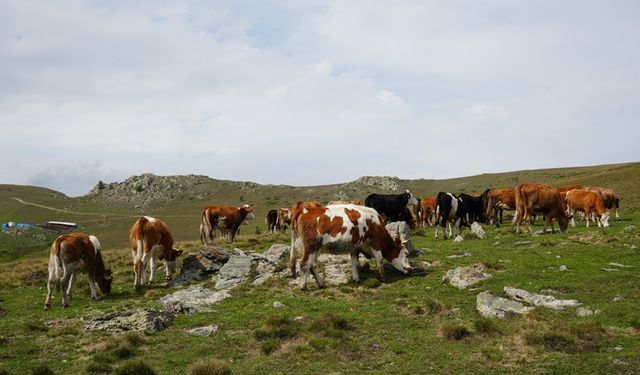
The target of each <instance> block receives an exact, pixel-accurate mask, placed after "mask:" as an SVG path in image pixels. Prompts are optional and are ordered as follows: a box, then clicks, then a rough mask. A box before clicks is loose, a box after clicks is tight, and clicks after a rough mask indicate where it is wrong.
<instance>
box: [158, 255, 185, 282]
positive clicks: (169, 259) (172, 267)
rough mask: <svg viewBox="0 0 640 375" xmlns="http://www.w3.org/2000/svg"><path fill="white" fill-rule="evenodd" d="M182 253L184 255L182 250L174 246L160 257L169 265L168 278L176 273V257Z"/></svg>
mask: <svg viewBox="0 0 640 375" xmlns="http://www.w3.org/2000/svg"><path fill="white" fill-rule="evenodd" d="M165 255H166V256H165ZM180 255H182V250H178V249H176V248H172V249H171V251H169V253H168V254H162V255H160V256H159V257H158V259H159V260H164V264H165V266H166V267H167V277H166V278H167V279H170V278H171V276H169V275H173V274H174V273H176V259H177V258H178V257H179V256H180Z"/></svg>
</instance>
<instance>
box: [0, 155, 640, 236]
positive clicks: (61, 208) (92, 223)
mask: <svg viewBox="0 0 640 375" xmlns="http://www.w3.org/2000/svg"><path fill="white" fill-rule="evenodd" d="M525 181H529V182H540V183H546V184H549V185H552V186H561V185H566V184H575V183H578V184H583V185H597V186H606V187H610V188H613V189H614V190H615V191H616V192H618V193H619V194H620V195H621V196H623V197H624V198H623V201H622V203H621V205H622V212H623V215H624V211H635V210H638V209H639V208H640V193H638V192H637V190H636V189H635V183H636V182H637V181H640V163H625V164H614V165H602V166H592V167H577V168H554V169H540V170H529V171H516V172H506V173H495V174H482V175H478V176H469V177H460V178H454V179H446V180H433V179H417V180H404V179H399V178H397V177H370V176H367V177H362V178H359V179H358V180H356V181H352V182H348V183H344V184H333V185H323V186H303V187H296V186H289V185H261V184H257V183H255V182H250V181H245V182H237V181H226V180H216V179H212V178H209V177H206V176H195V175H188V176H155V175H153V174H143V175H140V176H132V177H130V178H128V179H127V180H125V181H123V182H115V183H108V184H105V183H102V182H99V183H98V184H97V185H96V186H95V187H94V188H93V189H92V190H91V191H90V192H89V193H88V194H87V195H85V196H83V197H78V198H69V197H67V196H65V195H64V194H62V193H60V192H56V191H53V190H50V189H44V188H38V187H32V186H15V185H0V222H8V221H28V222H45V221H49V220H59V221H71V222H76V223H78V224H79V230H81V231H85V232H90V233H94V234H96V235H97V236H99V237H100V238H101V239H102V241H103V246H105V247H106V248H110V247H114V246H125V245H126V244H127V242H128V230H129V227H130V226H131V224H132V223H133V221H134V220H135V218H136V217H138V216H140V215H143V214H144V215H151V216H157V217H160V218H163V219H165V220H166V221H167V222H168V223H169V225H170V226H171V228H172V230H173V233H174V236H175V238H176V240H178V241H189V240H194V239H196V238H197V237H198V224H199V219H200V213H201V210H202V208H203V207H204V206H207V205H232V206H239V205H242V204H251V205H253V206H254V207H255V212H256V219H255V220H253V221H252V222H251V223H250V225H249V226H248V227H244V228H243V232H244V233H249V234H254V233H258V232H263V231H264V230H265V229H266V224H265V222H264V217H265V216H266V213H267V212H268V210H270V209H272V208H277V207H289V206H291V204H292V202H294V201H296V200H310V199H315V200H318V201H320V202H323V203H326V202H328V201H331V200H343V199H361V200H364V198H365V197H366V196H367V195H368V194H370V193H399V192H402V191H404V190H405V189H410V190H411V191H412V192H413V193H414V194H415V195H416V196H425V195H435V194H436V193H437V192H438V191H451V192H454V193H462V192H466V193H480V192H482V191H484V190H485V189H487V188H490V187H504V186H515V185H517V184H518V183H521V182H525ZM14 198H20V199H22V200H24V201H25V202H30V203H35V204H38V205H39V206H35V205H29V204H23V203H20V202H19V201H17V200H16V199H14ZM42 206H46V207H50V208H49V209H48V208H44V207H42ZM45 247H46V246H45Z"/></svg>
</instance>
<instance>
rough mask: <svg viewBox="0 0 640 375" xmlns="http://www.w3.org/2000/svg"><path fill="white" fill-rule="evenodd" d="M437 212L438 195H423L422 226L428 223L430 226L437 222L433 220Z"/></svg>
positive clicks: (421, 202)
mask: <svg viewBox="0 0 640 375" xmlns="http://www.w3.org/2000/svg"><path fill="white" fill-rule="evenodd" d="M435 213H436V197H422V199H420V219H421V220H422V226H423V227H424V224H425V223H427V225H429V226H430V227H432V226H434V225H435V224H436V223H435V222H434V220H433V216H434V215H435Z"/></svg>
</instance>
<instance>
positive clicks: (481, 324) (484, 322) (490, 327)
mask: <svg viewBox="0 0 640 375" xmlns="http://www.w3.org/2000/svg"><path fill="white" fill-rule="evenodd" d="M473 326H474V328H475V330H476V333H479V334H483V335H498V334H500V333H501V332H500V329H499V328H498V324H497V323H496V322H495V321H494V320H493V319H491V318H485V317H480V318H477V319H476V320H475V321H474V322H473Z"/></svg>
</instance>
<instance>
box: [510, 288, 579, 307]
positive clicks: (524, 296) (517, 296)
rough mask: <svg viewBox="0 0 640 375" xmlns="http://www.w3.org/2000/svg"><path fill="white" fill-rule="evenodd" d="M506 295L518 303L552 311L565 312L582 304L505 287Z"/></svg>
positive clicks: (573, 300)
mask: <svg viewBox="0 0 640 375" xmlns="http://www.w3.org/2000/svg"><path fill="white" fill-rule="evenodd" d="M504 293H505V294H506V295H507V296H509V297H510V298H512V299H514V300H516V301H523V302H526V303H528V304H530V305H534V306H542V307H546V308H548V309H552V310H564V308H565V307H577V306H580V305H581V303H580V302H578V301H576V300H575V299H558V298H556V297H554V296H550V295H545V294H536V293H529V292H527V291H526V290H523V289H517V288H512V287H510V286H505V287H504Z"/></svg>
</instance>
